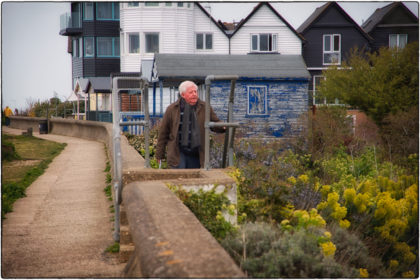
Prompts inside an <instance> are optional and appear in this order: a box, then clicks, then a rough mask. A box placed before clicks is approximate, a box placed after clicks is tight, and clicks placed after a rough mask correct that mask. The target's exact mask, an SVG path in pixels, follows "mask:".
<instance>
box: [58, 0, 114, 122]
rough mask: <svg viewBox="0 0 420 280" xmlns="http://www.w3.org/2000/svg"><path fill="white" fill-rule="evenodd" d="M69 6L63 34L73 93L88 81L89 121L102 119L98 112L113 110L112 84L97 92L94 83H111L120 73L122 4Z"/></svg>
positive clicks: (61, 27) (85, 3)
mask: <svg viewBox="0 0 420 280" xmlns="http://www.w3.org/2000/svg"><path fill="white" fill-rule="evenodd" d="M70 5H71V11H70V13H66V14H63V15H61V17H60V35H62V36H68V42H69V43H68V53H70V54H71V55H72V80H73V90H75V87H76V84H77V81H78V80H81V79H88V80H89V83H90V84H91V86H90V87H89V88H90V89H91V90H90V92H86V94H88V96H89V97H88V102H87V104H86V105H87V108H86V113H87V114H86V119H90V120H100V119H98V116H97V114H96V113H99V112H101V111H102V112H107V113H108V114H109V112H110V111H111V107H110V104H111V102H110V99H111V97H110V92H111V91H110V83H109V87H108V88H107V89H96V88H95V87H94V84H95V83H96V82H97V81H96V80H98V81H101V82H102V81H103V80H104V79H105V78H107V79H108V80H110V74H111V73H115V72H119V71H120V4H119V2H71V3H70ZM101 88H103V87H101ZM98 90H99V91H98Z"/></svg>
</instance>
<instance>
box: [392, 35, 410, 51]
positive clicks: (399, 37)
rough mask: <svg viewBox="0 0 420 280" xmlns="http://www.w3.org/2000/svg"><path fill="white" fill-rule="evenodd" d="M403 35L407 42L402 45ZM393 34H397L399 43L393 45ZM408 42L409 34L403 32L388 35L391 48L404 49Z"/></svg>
mask: <svg viewBox="0 0 420 280" xmlns="http://www.w3.org/2000/svg"><path fill="white" fill-rule="evenodd" d="M403 35H404V37H405V42H404V46H402V47H401V46H400V40H401V37H402V36H403ZM391 36H397V44H396V45H395V46H391ZM407 42H408V34H404V33H401V34H389V37H388V46H389V47H390V48H397V49H403V48H404V47H405V46H407Z"/></svg>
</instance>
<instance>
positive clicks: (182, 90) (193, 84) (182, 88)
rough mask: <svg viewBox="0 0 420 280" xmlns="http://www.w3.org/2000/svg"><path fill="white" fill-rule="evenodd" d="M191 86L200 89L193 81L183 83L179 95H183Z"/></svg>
mask: <svg viewBox="0 0 420 280" xmlns="http://www.w3.org/2000/svg"><path fill="white" fill-rule="evenodd" d="M191 86H193V87H195V89H196V90H197V89H198V87H197V85H196V84H195V83H194V82H191V81H184V82H182V83H181V84H180V85H179V88H178V90H179V94H183V93H184V92H185V91H186V90H187V89H188V88H189V87H191Z"/></svg>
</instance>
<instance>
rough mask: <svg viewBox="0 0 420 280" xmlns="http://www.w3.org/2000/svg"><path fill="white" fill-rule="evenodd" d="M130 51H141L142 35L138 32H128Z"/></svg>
mask: <svg viewBox="0 0 420 280" xmlns="http://www.w3.org/2000/svg"><path fill="white" fill-rule="evenodd" d="M128 53H140V37H139V34H138V33H131V34H128Z"/></svg>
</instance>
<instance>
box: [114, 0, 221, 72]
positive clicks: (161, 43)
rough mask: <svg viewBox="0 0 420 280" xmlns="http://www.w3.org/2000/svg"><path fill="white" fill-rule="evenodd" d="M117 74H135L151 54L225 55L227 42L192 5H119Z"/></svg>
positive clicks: (215, 25) (211, 21)
mask: <svg viewBox="0 0 420 280" xmlns="http://www.w3.org/2000/svg"><path fill="white" fill-rule="evenodd" d="M120 30H121V35H120V42H121V54H120V57H121V72H138V71H140V65H141V62H142V61H145V60H153V56H154V53H189V54H193V53H200V54H212V53H215V54H228V52H229V38H228V36H227V35H226V33H225V32H224V30H223V28H222V26H220V25H219V24H218V23H217V22H216V21H215V20H214V19H213V18H212V17H211V16H210V14H208V12H207V11H206V10H205V9H204V8H203V7H202V6H201V5H200V4H199V3H193V2H128V3H121V4H120Z"/></svg>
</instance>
